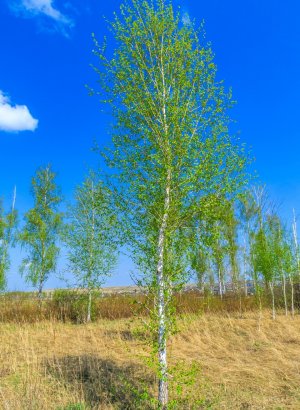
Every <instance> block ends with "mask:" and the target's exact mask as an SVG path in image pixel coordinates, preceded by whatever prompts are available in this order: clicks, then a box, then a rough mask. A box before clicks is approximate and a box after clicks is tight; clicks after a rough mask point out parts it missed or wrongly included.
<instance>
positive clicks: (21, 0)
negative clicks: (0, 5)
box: [10, 0, 74, 37]
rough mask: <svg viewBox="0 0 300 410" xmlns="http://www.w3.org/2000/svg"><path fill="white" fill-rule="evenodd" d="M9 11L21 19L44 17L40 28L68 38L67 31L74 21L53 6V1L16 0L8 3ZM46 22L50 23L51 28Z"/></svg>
mask: <svg viewBox="0 0 300 410" xmlns="http://www.w3.org/2000/svg"><path fill="white" fill-rule="evenodd" d="M10 7H11V9H12V10H13V11H14V12H15V13H17V14H19V15H21V16H23V17H35V16H36V17H38V16H39V17H45V18H44V24H42V23H41V22H40V24H41V25H42V27H43V28H44V29H46V30H47V31H59V32H61V33H62V34H64V35H65V36H66V37H68V29H71V28H72V27H74V21H73V20H72V19H71V18H69V17H68V16H66V15H65V14H63V13H62V12H61V11H59V10H58V9H57V8H56V7H54V5H53V0H17V1H15V2H12V3H10ZM46 20H48V21H49V22H50V21H52V28H51V27H49V24H48V26H47V23H46Z"/></svg>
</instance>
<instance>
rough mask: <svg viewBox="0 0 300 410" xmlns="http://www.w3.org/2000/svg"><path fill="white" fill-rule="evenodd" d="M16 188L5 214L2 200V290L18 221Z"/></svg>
mask: <svg viewBox="0 0 300 410" xmlns="http://www.w3.org/2000/svg"><path fill="white" fill-rule="evenodd" d="M15 202H16V188H15V189H14V193H13V200H12V206H11V210H10V211H9V212H8V213H7V214H5V212H4V209H3V204H2V202H1V201H0V291H3V290H4V289H5V287H6V273H7V270H8V269H9V266H10V259H9V247H10V245H11V244H12V242H13V239H14V228H15V226H16V222H17V211H16V210H15Z"/></svg>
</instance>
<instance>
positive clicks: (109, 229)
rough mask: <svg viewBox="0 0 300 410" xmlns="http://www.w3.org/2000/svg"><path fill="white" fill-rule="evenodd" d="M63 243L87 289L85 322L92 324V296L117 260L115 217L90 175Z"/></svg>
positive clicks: (78, 279) (72, 211)
mask: <svg viewBox="0 0 300 410" xmlns="http://www.w3.org/2000/svg"><path fill="white" fill-rule="evenodd" d="M67 220H68V223H67V225H66V228H65V229H64V235H63V237H64V242H65V244H66V245H67V248H68V261H69V266H68V267H69V268H70V270H71V271H72V272H73V273H74V275H75V278H76V286H79V287H81V288H84V289H87V291H88V306H87V317H86V321H87V322H90V321H91V310H92V294H93V291H94V290H96V289H99V288H101V286H102V285H103V284H104V282H105V280H106V278H107V277H108V276H109V275H110V274H111V273H112V270H113V268H114V267H115V265H116V260H117V245H116V244H117V242H116V240H115V239H116V238H115V232H116V229H115V228H116V216H115V214H114V213H113V209H112V207H111V206H110V200H109V196H108V194H107V191H106V190H105V189H104V187H103V185H102V183H101V182H100V181H99V180H98V179H97V178H96V176H95V175H94V174H92V173H91V174H90V175H89V176H88V177H87V178H86V180H85V181H84V182H83V184H82V185H81V186H79V187H77V189H76V192H75V203H74V204H72V205H70V206H69V208H68V212H67Z"/></svg>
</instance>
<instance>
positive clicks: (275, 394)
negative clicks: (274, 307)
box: [0, 311, 300, 410]
mask: <svg viewBox="0 0 300 410" xmlns="http://www.w3.org/2000/svg"><path fill="white" fill-rule="evenodd" d="M179 328H180V332H179V333H178V334H176V335H175V336H173V337H172V339H171V341H170V356H171V359H170V361H171V362H172V364H175V363H176V364H178V363H182V366H183V369H191V367H192V364H197V368H198V370H197V373H196V376H195V377H196V382H195V385H193V386H190V387H189V386H186V387H184V389H183V390H184V394H183V395H184V396H185V397H186V400H185V401H181V402H179V401H178V403H177V406H175V408H177V409H278V410H279V409H299V408H300V317H299V316H296V317H295V318H294V319H292V318H286V317H284V316H279V317H278V319H277V320H276V321H272V320H271V318H270V313H269V312H268V311H265V312H264V314H263V319H262V322H261V330H260V331H259V330H258V326H257V313H255V312H249V313H246V314H243V316H240V315H239V314H234V313H232V314H230V315H229V314H220V313H219V314H214V313H211V314H203V315H192V314H187V315H185V316H183V317H182V318H181V319H180V320H179ZM139 329H140V324H139V322H138V319H130V318H127V319H118V320H105V319H102V320H98V321H97V322H94V323H92V324H88V325H85V324H80V325H78V324H70V323H61V322H55V321H42V322H38V323H31V324H30V323H27V324H26V323H23V324H16V323H2V324H1V325H0V407H1V409H7V410H25V409H32V410H33V409H34V410H35V409H36V410H37V409H39V410H44V409H45V410H46V409H49V410H52V409H53V410H79V409H80V410H83V409H101V410H109V409H124V410H125V409H148V408H149V409H151V408H153V406H154V405H151V403H150V402H151V400H150V399H149V397H147V395H145V394H143V392H145V390H146V391H148V394H150V396H151V395H154V396H155V393H156V381H155V378H154V376H153V374H152V371H151V370H150V369H149V367H148V366H147V365H146V364H145V358H146V357H148V352H147V350H149V349H148V348H147V346H146V344H145V341H144V338H143V334H142V333H141V332H139ZM171 394H172V397H173V398H175V396H176V390H175V387H174V389H172V392H171Z"/></svg>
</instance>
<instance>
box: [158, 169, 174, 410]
mask: <svg viewBox="0 0 300 410" xmlns="http://www.w3.org/2000/svg"><path fill="white" fill-rule="evenodd" d="M170 180H171V173H170V171H168V176H167V186H166V193H165V205H164V215H163V219H162V224H161V227H160V231H159V238H158V263H157V286H158V295H157V296H158V365H159V382H158V402H159V405H160V409H161V410H165V409H166V408H167V405H168V363H167V322H166V291H167V289H166V278H165V276H164V249H165V239H166V228H167V222H168V215H169V208H170Z"/></svg>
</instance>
